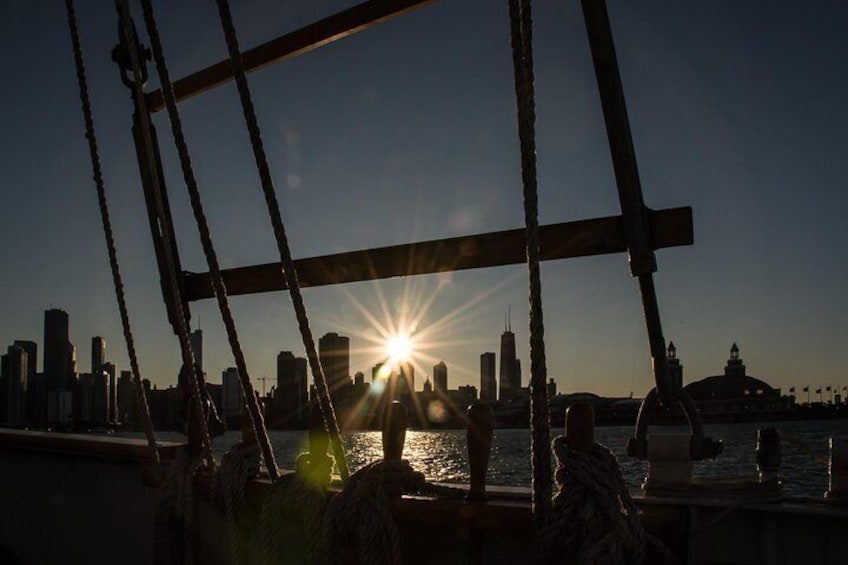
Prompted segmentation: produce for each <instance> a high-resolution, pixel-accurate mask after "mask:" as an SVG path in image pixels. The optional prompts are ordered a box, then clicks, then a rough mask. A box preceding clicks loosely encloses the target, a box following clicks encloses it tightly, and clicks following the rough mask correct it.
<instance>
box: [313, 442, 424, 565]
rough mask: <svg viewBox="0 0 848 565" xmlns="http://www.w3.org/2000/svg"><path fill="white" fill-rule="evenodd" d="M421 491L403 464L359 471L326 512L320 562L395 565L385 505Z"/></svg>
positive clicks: (420, 482) (418, 479)
mask: <svg viewBox="0 0 848 565" xmlns="http://www.w3.org/2000/svg"><path fill="white" fill-rule="evenodd" d="M426 490H427V481H426V480H425V478H424V474H423V473H419V472H417V471H415V470H414V469H413V468H412V465H410V464H409V461H407V460H405V459H401V460H392V461H382V460H381V461H376V462H374V463H370V464H368V465H366V466H364V467H362V468H361V469H359V470H358V471H357V472H356V473H354V474H353V475H351V476H350V479H349V480H348V481H347V483H345V486H344V490H342V492H340V493H338V494H337V495H336V496H334V497H333V499H332V501H330V504H329V506H328V507H327V515H326V517H325V522H324V524H325V535H326V539H327V542H328V543H326V544H325V546H326V548H327V553H328V555H327V556H326V562H328V563H374V564H394V565H396V564H399V563H401V562H402V560H401V545H400V534H399V533H398V529H397V525H396V524H395V521H394V518H393V517H392V513H391V501H392V500H393V499H396V498H398V497H400V496H401V495H402V494H404V493H419V492H426Z"/></svg>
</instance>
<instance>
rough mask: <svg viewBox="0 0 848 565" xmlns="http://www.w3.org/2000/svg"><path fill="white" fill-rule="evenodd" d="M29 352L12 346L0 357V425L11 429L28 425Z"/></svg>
mask: <svg viewBox="0 0 848 565" xmlns="http://www.w3.org/2000/svg"><path fill="white" fill-rule="evenodd" d="M27 374H28V370H27V352H26V350H25V349H24V348H23V347H20V346H17V345H10V346H9V347H8V348H7V349H6V353H5V354H4V355H2V356H0V390H2V392H3V394H0V423H5V425H7V426H9V427H13V428H15V427H23V426H25V425H26V409H27Z"/></svg>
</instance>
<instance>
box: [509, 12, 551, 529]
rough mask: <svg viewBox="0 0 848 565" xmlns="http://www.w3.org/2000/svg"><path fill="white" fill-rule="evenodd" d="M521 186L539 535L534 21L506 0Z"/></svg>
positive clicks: (541, 475)
mask: <svg viewBox="0 0 848 565" xmlns="http://www.w3.org/2000/svg"><path fill="white" fill-rule="evenodd" d="M509 19H510V31H511V40H512V58H513V70H514V75H515V98H516V105H517V109H518V137H519V142H520V146H521V181H522V186H523V192H524V222H525V225H526V229H527V268H528V271H529V278H530V291H529V294H530V297H529V298H530V433H531V436H530V437H531V444H530V447H531V451H532V464H533V484H532V487H533V523H534V528H535V531H536V532H537V533H538V532H539V530H540V528H541V525H542V524H543V523H544V521H545V519H546V517H547V515H548V514H549V512H550V507H551V491H552V485H551V446H550V441H551V440H550V437H551V432H550V419H549V416H548V394H547V387H546V381H547V367H546V361H545V326H544V322H543V319H542V283H541V277H540V266H539V211H538V208H539V202H538V194H537V184H536V126H535V122H536V103H535V98H534V97H535V93H534V85H533V83H534V80H535V79H534V75H533V46H532V45H533V20H532V14H531V7H530V0H509Z"/></svg>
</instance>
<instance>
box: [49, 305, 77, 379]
mask: <svg viewBox="0 0 848 565" xmlns="http://www.w3.org/2000/svg"><path fill="white" fill-rule="evenodd" d="M73 347H74V346H73V345H71V342H70V340H69V339H68V313H67V312H65V311H64V310H58V309H56V308H53V309H50V310H47V311H45V312H44V378H45V380H46V381H47V391H48V393H49V392H54V391H57V390H68V389H69V388H70V384H71V375H72V374H73V366H72V364H73V357H74V353H73Z"/></svg>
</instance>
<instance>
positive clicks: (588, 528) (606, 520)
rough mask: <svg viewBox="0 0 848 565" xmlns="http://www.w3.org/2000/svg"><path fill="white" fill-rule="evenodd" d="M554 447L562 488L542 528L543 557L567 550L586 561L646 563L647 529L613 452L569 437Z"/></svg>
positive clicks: (550, 557)
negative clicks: (574, 443) (571, 442)
mask: <svg viewBox="0 0 848 565" xmlns="http://www.w3.org/2000/svg"><path fill="white" fill-rule="evenodd" d="M553 451H554V454H555V456H556V460H557V469H556V482H557V485H558V486H559V492H558V493H557V494H556V495H555V496H554V499H553V505H552V509H551V515H550V518H549V520H547V521H546V523H545V525H544V527H543V528H542V536H541V542H542V544H543V549H542V555H543V561H544V562H546V563H550V562H554V561H561V560H562V556H563V555H568V556H573V558H574V559H575V560H576V562H577V563H581V564H587V565H593V564H599V565H600V564H602V563H628V564H631V563H632V564H636V563H642V562H643V560H644V555H645V544H646V536H645V531H644V529H643V527H642V522H641V519H640V517H639V511H638V509H637V508H636V505H635V504H634V502H633V499H632V498H631V497H630V492H629V491H628V490H627V486H626V484H625V483H624V478H623V477H622V475H621V470H620V469H619V467H618V462H617V460H616V458H615V455H613V454H612V453H611V452H610V451H609V450H608V449H607V448H605V447H603V446H601V445H598V444H597V443H595V444H593V445H592V446H591V447H590V448H589V449H587V450H577V449H571V448H569V446H568V443H567V440H566V438H565V437H558V438H556V439H555V440H554V442H553Z"/></svg>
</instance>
